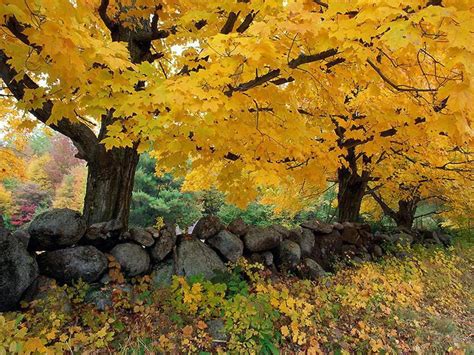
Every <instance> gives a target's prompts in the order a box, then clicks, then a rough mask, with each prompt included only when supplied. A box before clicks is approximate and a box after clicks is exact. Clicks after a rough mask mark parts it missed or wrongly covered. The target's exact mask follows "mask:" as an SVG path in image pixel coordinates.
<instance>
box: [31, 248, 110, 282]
mask: <svg viewBox="0 0 474 355" xmlns="http://www.w3.org/2000/svg"><path fill="white" fill-rule="evenodd" d="M37 260H38V264H39V268H40V272H41V274H42V275H46V276H49V277H52V278H54V279H56V280H57V281H58V282H60V283H68V284H71V283H73V282H74V281H77V280H79V279H82V280H83V281H85V282H89V283H91V282H94V281H97V280H99V279H100V277H101V276H102V275H103V274H104V272H105V271H106V270H107V266H108V261H107V257H106V256H105V255H104V254H103V253H102V252H101V251H99V250H98V249H97V248H95V247H93V246H78V247H73V248H67V249H60V250H55V251H48V252H45V253H43V254H40V255H38V257H37Z"/></svg>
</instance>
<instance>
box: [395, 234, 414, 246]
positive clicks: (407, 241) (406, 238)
mask: <svg viewBox="0 0 474 355" xmlns="http://www.w3.org/2000/svg"><path fill="white" fill-rule="evenodd" d="M392 237H393V238H394V240H395V243H398V244H400V245H401V246H402V247H409V246H411V245H412V243H413V239H414V238H413V236H412V235H410V234H408V233H405V232H400V233H397V234H394V235H393V236H392Z"/></svg>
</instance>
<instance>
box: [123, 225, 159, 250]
mask: <svg viewBox="0 0 474 355" xmlns="http://www.w3.org/2000/svg"><path fill="white" fill-rule="evenodd" d="M129 232H130V240H133V241H134V242H137V243H138V244H140V245H143V246H144V247H151V246H152V245H153V244H155V239H153V235H152V234H151V233H150V232H148V231H147V230H145V229H143V228H131V229H130V231H129Z"/></svg>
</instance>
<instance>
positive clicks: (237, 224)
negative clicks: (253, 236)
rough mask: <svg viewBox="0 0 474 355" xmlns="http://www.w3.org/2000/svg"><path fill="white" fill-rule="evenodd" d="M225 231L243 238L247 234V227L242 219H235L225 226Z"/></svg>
mask: <svg viewBox="0 0 474 355" xmlns="http://www.w3.org/2000/svg"><path fill="white" fill-rule="evenodd" d="M227 230H228V231H229V232H231V233H232V234H235V235H237V236H239V237H243V236H244V235H245V234H246V233H247V232H248V230H249V226H248V225H247V223H245V222H244V220H243V219H242V218H237V219H235V220H233V221H232V222H231V223H230V224H229V225H228V226H227Z"/></svg>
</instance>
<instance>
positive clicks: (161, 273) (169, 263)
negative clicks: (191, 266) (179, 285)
mask: <svg viewBox="0 0 474 355" xmlns="http://www.w3.org/2000/svg"><path fill="white" fill-rule="evenodd" d="M174 269H175V265H174V261H173V259H172V258H169V259H167V260H165V261H163V262H161V263H159V264H156V265H155V266H153V271H152V273H151V275H150V278H151V283H152V284H153V286H154V287H158V288H159V287H166V286H169V285H171V282H172V280H173V275H174V271H175V270H174Z"/></svg>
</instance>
